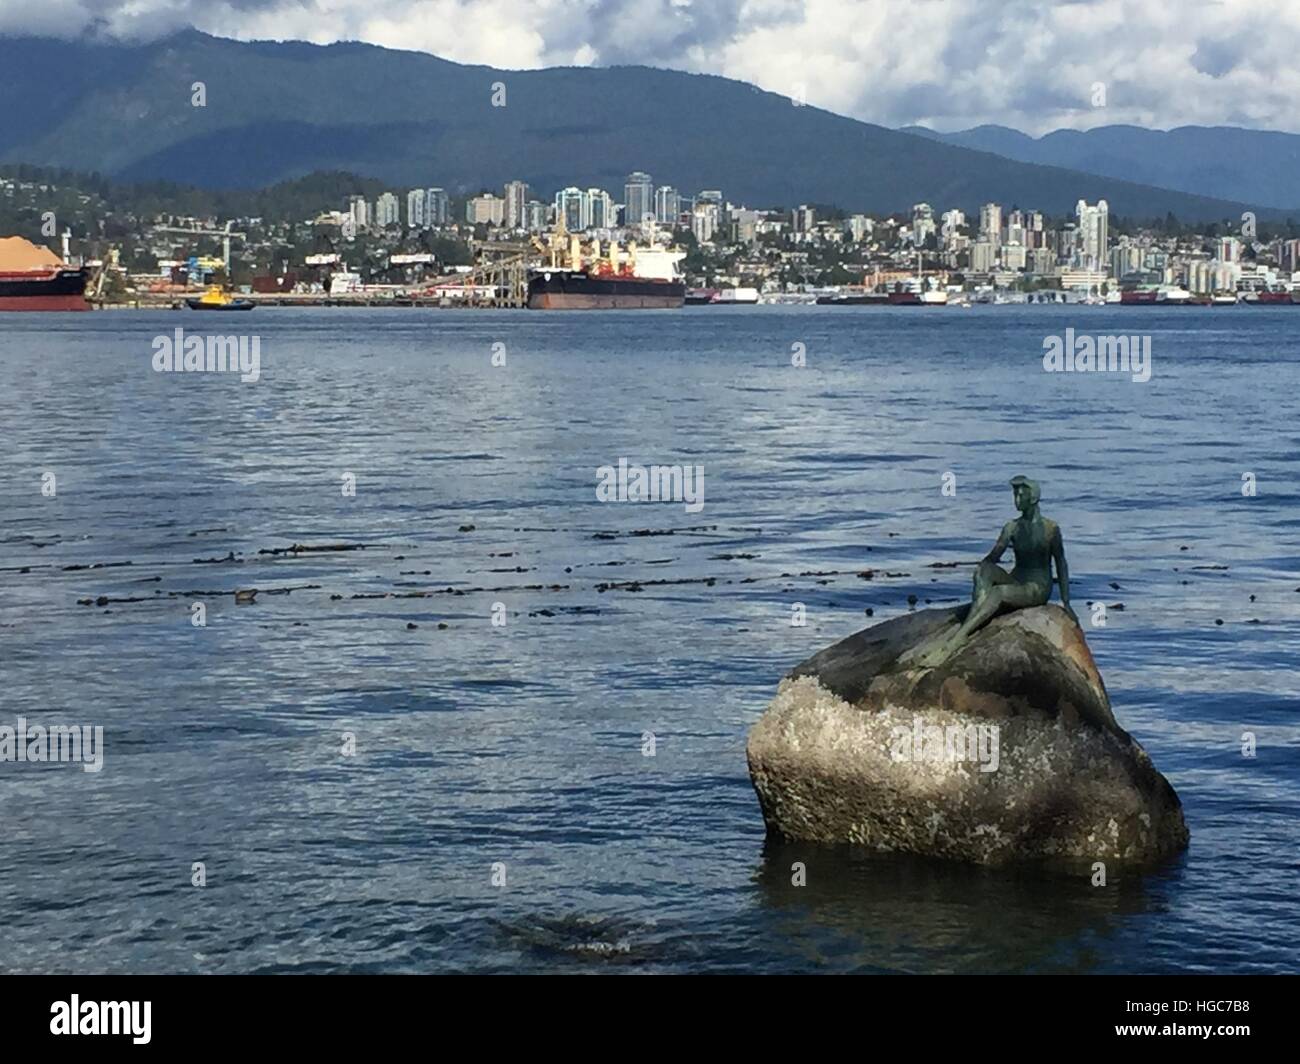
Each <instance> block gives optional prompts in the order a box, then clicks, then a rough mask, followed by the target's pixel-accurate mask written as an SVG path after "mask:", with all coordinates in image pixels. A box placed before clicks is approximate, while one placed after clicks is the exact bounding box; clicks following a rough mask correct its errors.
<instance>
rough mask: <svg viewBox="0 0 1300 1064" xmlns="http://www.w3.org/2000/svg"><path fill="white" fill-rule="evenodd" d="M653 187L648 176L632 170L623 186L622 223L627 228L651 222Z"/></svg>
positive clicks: (652, 182) (653, 205) (652, 218)
mask: <svg viewBox="0 0 1300 1064" xmlns="http://www.w3.org/2000/svg"><path fill="white" fill-rule="evenodd" d="M654 195H655V186H654V181H653V180H652V179H651V177H650V175H649V174H647V173H643V172H642V171H640V170H634V171H633V172H632V173H630V174H628V175H627V182H626V183H625V184H624V186H623V221H624V223H625V224H626V225H628V226H635V225H641V224H642V223H643V222H646V221H653V220H654V216H655V203H654Z"/></svg>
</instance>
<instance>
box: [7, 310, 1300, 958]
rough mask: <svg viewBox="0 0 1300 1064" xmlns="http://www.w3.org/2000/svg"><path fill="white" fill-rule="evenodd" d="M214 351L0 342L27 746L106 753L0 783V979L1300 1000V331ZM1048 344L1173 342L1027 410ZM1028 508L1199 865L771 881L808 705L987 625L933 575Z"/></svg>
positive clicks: (794, 329) (632, 339)
mask: <svg viewBox="0 0 1300 1064" xmlns="http://www.w3.org/2000/svg"><path fill="white" fill-rule="evenodd" d="M218 321H220V323H221V327H222V328H223V329H229V330H231V331H233V330H236V329H248V330H251V331H256V333H257V334H258V335H259V336H260V338H261V355H262V366H261V370H262V377H261V380H260V381H258V382H257V383H255V384H254V383H247V384H245V383H240V382H239V381H238V380H237V379H236V378H234V377H217V376H205V375H197V374H188V375H185V374H179V375H175V374H172V375H169V374H157V373H154V372H152V370H151V368H150V358H151V355H152V347H151V343H152V340H153V338H154V337H155V336H157V335H160V334H170V333H171V330H173V329H174V328H175V327H176V326H177V325H182V326H184V327H186V328H187V329H195V330H198V329H201V328H203V327H208V328H211V327H212V325H213V324H214V323H213V322H212V321H210V320H203V319H199V318H198V317H197V316H193V315H190V316H184V315H181V314H176V313H157V314H149V313H130V312H121V313H101V314H87V315H67V316H64V315H57V316H55V315H48V316H39V315H10V316H5V317H4V318H3V320H0V423H2V424H3V425H4V445H5V446H4V453H3V455H2V456H0V492H2V494H0V501H2V502H3V514H4V524H3V529H2V530H0V542H3V547H4V552H3V557H0V662H2V663H3V673H2V674H0V675H2V678H3V688H2V690H3V697H2V699H0V725H4V724H8V725H11V726H13V725H14V724H15V723H16V721H15V719H14V718H16V717H17V716H19V715H25V716H27V717H28V718H29V719H31V720H32V721H40V722H46V723H84V724H100V725H102V726H103V727H104V729H105V744H106V751H105V757H104V767H103V771H101V772H99V773H96V774H91V773H85V772H83V771H81V769H80V768H79V767H77V766H72V765H33V764H12V763H9V764H0V809H3V811H4V821H5V828H6V830H5V831H4V832H3V833H0V839H2V841H0V927H3V929H4V932H3V934H2V935H0V969H3V970H17V971H73V970H93V971H110V972H117V971H148V972H154V971H198V972H239V971H448V970H486V971H511V970H528V971H532V970H561V971H604V970H635V971H688V970H689V971H698V970H723V971H806V970H818V971H836V970H860V971H963V972H986V971H987V972H993V971H998V972H1000V971H1025V970H1030V971H1062V970H1065V971H1107V972H1110V971H1231V972H1244V971H1280V970H1290V971H1294V970H1296V969H1297V968H1298V967H1300V964H1298V963H1297V962H1298V956H1297V953H1298V948H1297V942H1296V939H1297V936H1296V928H1297V924H1298V923H1300V920H1298V916H1300V900H1298V898H1297V889H1296V888H1297V872H1298V871H1300V856H1298V854H1300V851H1298V849H1297V843H1298V842H1300V827H1298V823H1300V820H1298V817H1297V814H1298V813H1300V797H1298V796H1297V783H1298V782H1300V724H1298V722H1297V711H1298V710H1300V682H1298V675H1297V665H1296V661H1297V656H1296V651H1297V649H1298V648H1300V593H1297V592H1298V591H1300V548H1298V544H1300V536H1298V534H1297V532H1298V521H1297V513H1298V512H1300V511H1298V510H1297V501H1298V499H1300V495H1298V493H1297V483H1296V478H1297V475H1298V474H1300V461H1298V460H1297V442H1298V439H1297V438H1298V436H1300V429H1298V428H1297V425H1298V424H1300V419H1298V418H1297V405H1298V401H1297V385H1298V384H1300V370H1298V365H1300V355H1298V353H1297V344H1296V336H1297V335H1298V333H1300V310H1288V309H1285V308H1278V309H1251V308H1239V309H1237V308H1234V309H1214V310H1205V309H1187V310H1172V309H1170V310H1166V309H1150V308H1140V309H1125V308H1104V309H1100V308H1046V307H1043V308H1037V307H1034V308H1010V307H999V308H975V309H972V310H965V311H963V310H958V309H955V308H950V309H947V310H941V311H926V310H900V309H896V308H895V309H889V308H884V309H882V308H797V309H783V308H752V309H741V308H699V309H696V308H689V309H686V310H683V311H681V312H664V313H647V312H642V313H636V312H633V313H621V312H609V313H603V314H588V315H583V314H574V315H570V314H563V313H546V314H539V313H526V312H501V313H494V312H469V311H445V312H419V311H383V310H376V311H349V310H337V311H334V310H315V311H310V310H301V311H300V310H272V309H263V310H258V311H255V312H254V313H253V314H251V315H247V316H245V315H236V316H233V317H232V318H230V319H226V318H221V319H218ZM1067 326H1073V327H1075V328H1076V330H1079V331H1081V332H1082V331H1088V332H1091V333H1110V332H1118V331H1120V330H1123V331H1125V332H1130V333H1131V332H1134V331H1135V330H1141V331H1145V332H1148V333H1149V334H1150V335H1151V336H1152V346H1153V355H1154V373H1153V377H1152V379H1151V381H1150V382H1149V383H1146V384H1136V383H1133V382H1131V381H1130V380H1128V379H1127V378H1119V377H1115V376H1108V375H1091V376H1088V375H1079V374H1070V375H1065V374H1061V375H1051V374H1047V373H1044V372H1043V370H1042V368H1041V358H1042V350H1043V347H1042V345H1043V338H1044V336H1046V335H1048V334H1056V333H1061V332H1063V331H1064V329H1065V328H1066V327H1067ZM494 344H504V345H505V347H504V349H501V348H497V349H496V350H497V351H498V353H499V352H500V351H502V350H504V352H505V355H506V364H505V365H504V366H494V365H493V364H492V355H493V350H494V348H493V345H494ZM794 344H803V345H804V347H805V349H806V353H807V362H808V364H807V366H806V367H804V368H796V367H793V366H791V364H790V356H791V351H792V345H794ZM620 457H626V458H628V459H629V461H632V462H638V461H639V462H643V463H647V464H648V463H652V462H658V463H676V462H681V463H687V464H692V465H693V464H700V465H703V466H704V468H705V502H706V504H705V506H704V509H703V511H702V512H700V513H688V512H686V511H685V509H684V507H683V506H681V505H670V504H665V505H652V504H631V503H626V504H601V503H598V502H597V501H596V497H595V484H596V469H597V468H598V467H600V466H603V465H607V464H614V463H617V461H618V459H619V458H620ZM945 472H952V473H953V474H955V477H956V483H957V494H956V496H955V497H944V496H943V495H942V494H941V492H940V487H941V478H942V476H943V474H944V473H945ZM1019 472H1024V473H1027V474H1029V475H1031V476H1034V475H1036V476H1038V477H1039V478H1040V479H1041V481H1042V483H1043V494H1044V498H1043V508H1044V512H1045V513H1047V514H1048V515H1049V516H1051V517H1053V518H1055V519H1056V520H1058V521H1059V522H1060V523H1061V525H1062V527H1063V530H1064V533H1065V537H1066V546H1067V550H1068V553H1069V558H1070V564H1071V575H1072V577H1073V581H1074V586H1075V596H1074V597H1075V599H1076V602H1079V603H1082V602H1084V601H1085V600H1089V599H1101V600H1104V601H1105V602H1107V603H1109V604H1112V605H1113V604H1115V603H1121V602H1122V603H1123V605H1124V609H1123V611H1120V610H1116V609H1112V610H1111V611H1110V613H1109V618H1108V624H1107V626H1106V627H1105V628H1102V629H1090V630H1089V641H1090V643H1091V645H1092V648H1093V651H1094V654H1095V655H1096V658H1097V661H1098V664H1099V666H1100V668H1101V670H1102V673H1103V675H1104V676H1105V678H1106V682H1107V685H1108V687H1109V689H1110V692H1111V697H1112V700H1113V702H1114V705H1115V711H1116V715H1117V717H1118V718H1119V720H1120V722H1121V724H1122V725H1123V726H1124V727H1126V728H1127V729H1129V730H1130V731H1131V732H1132V733H1133V734H1134V735H1135V736H1136V737H1137V738H1138V739H1139V740H1140V741H1141V742H1142V743H1143V744H1144V745H1145V746H1146V748H1147V750H1148V751H1149V752H1150V753H1151V755H1152V757H1153V759H1154V760H1155V763H1156V765H1157V766H1158V767H1159V768H1160V769H1161V770H1162V771H1163V772H1164V773H1165V774H1166V775H1167V776H1168V777H1169V779H1170V781H1171V782H1172V783H1173V784H1174V786H1175V788H1176V789H1177V790H1178V792H1179V794H1180V795H1181V797H1182V799H1183V802H1184V805H1185V809H1186V814H1187V820H1188V823H1189V825H1190V827H1191V831H1192V844H1191V848H1190V850H1189V851H1188V853H1187V855H1186V857H1185V858H1184V859H1183V860H1182V861H1180V862H1179V863H1177V864H1176V865H1174V866H1172V867H1170V868H1168V869H1166V870H1164V871H1163V872H1160V873H1157V874H1151V875H1147V876H1140V877H1139V876H1136V875H1131V874H1130V875H1123V876H1120V877H1118V879H1116V878H1115V877H1114V875H1112V881H1111V885H1110V886H1109V887H1107V888H1104V889H1101V888H1093V887H1091V886H1090V885H1089V884H1088V883H1087V882H1086V881H1079V882H1076V881H1074V880H1069V879H1067V880H1060V879H1049V878H1045V877H1043V876H1040V875H1038V874H1035V873H1028V872H1020V873H1013V872H988V871H979V870H971V869H964V868H957V867H951V866H947V865H936V864H932V863H928V862H924V861H914V860H900V859H897V858H882V857H877V856H868V855H863V854H860V853H855V852H850V851H846V850H837V849H817V848H814V847H808V846H792V847H786V848H781V849H773V848H768V847H765V843H764V837H763V824H762V818H761V816H760V814H759V809H758V804H757V801H756V799H755V797H754V794H753V791H752V789H751V787H750V784H749V779H748V775H747V772H746V767H745V758H744V744H745V736H746V732H747V730H748V728H749V727H750V725H751V724H753V722H754V721H755V720H756V719H757V717H758V715H759V714H760V713H761V712H762V710H763V707H764V705H765V704H766V702H767V701H768V699H769V698H770V697H771V695H772V693H773V691H774V688H775V685H776V682H777V680H778V678H779V677H780V675H781V674H782V673H783V672H784V671H785V670H786V669H787V668H788V667H790V666H791V665H793V664H794V663H795V662H797V661H799V660H801V659H802V658H804V657H805V656H807V655H808V654H809V653H811V652H813V651H814V650H816V649H818V648H820V647H821V646H824V645H826V644H827V643H829V642H831V641H832V640H835V639H838V638H840V637H842V636H844V635H847V634H849V633H850V632H852V631H854V630H856V629H858V628H860V627H862V626H863V625H864V624H866V623H868V621H867V618H866V617H865V616H864V611H865V610H866V609H867V608H870V609H872V610H873V611H874V617H875V619H876V620H879V619H882V618H887V617H890V616H894V615H896V614H898V613H899V612H901V611H904V610H906V609H907V608H908V606H907V602H906V599H907V596H908V595H909V594H912V595H916V596H917V597H918V600H919V605H922V606H924V604H925V601H926V600H932V601H933V602H934V603H938V602H941V601H945V600H956V599H957V598H958V597H959V596H963V595H964V594H965V593H966V590H967V583H968V580H969V571H968V570H965V569H957V570H953V569H943V568H930V565H931V563H933V562H953V561H965V560H970V559H974V558H976V557H978V556H979V555H981V554H983V553H984V552H985V551H986V550H987V548H988V546H989V545H990V544H991V542H992V541H993V539H994V538H995V536H996V533H997V531H998V529H999V528H1000V527H1001V525H1002V523H1003V522H1004V521H1005V520H1007V519H1008V518H1009V517H1010V516H1012V515H1013V514H1012V507H1011V499H1010V491H1009V489H1008V488H1007V484H1006V482H1007V479H1008V478H1009V477H1010V476H1011V475H1013V474H1014V473H1019ZM1247 472H1249V473H1253V474H1255V476H1256V478H1257V484H1258V494H1257V496H1256V497H1253V498H1248V497H1245V496H1243V494H1242V490H1241V485H1242V474H1243V473H1247ZM45 473H53V474H54V475H55V478H56V479H55V482H54V483H55V488H56V494H54V496H53V497H50V496H48V495H43V494H42V491H41V488H42V475H43V474H45ZM345 473H351V474H353V475H355V477H356V495H355V498H349V497H346V496H344V494H343V492H342V490H341V485H342V483H343V476H344V474H345ZM470 526H472V528H471V527H470ZM650 533H653V534H650ZM294 544H299V545H307V546H321V545H328V544H341V545H350V546H355V547H357V548H359V549H352V550H339V551H298V552H284V549H285V548H288V547H290V546H292V545H294ZM277 550H278V551H281V552H282V553H260V552H265V551H277ZM87 566H95V567H93V568H86V567H87ZM1206 566H1226V568H1204V567H1206ZM867 567H871V568H875V569H876V570H877V571H878V573H884V572H887V573H893V574H898V575H894V576H883V575H878V576H877V578H876V579H875V580H872V581H870V582H867V581H863V580H860V579H858V578H857V576H856V575H855V574H856V572H857V571H858V570H861V569H864V568H867ZM791 574H793V575H791ZM800 574H820V575H800ZM1112 583H1114V584H1118V585H1119V588H1118V589H1116V588H1113V587H1112V586H1111V585H1112ZM611 584H612V585H613V586H606V585H611ZM241 588H242V589H248V588H258V589H259V594H258V596H257V597H256V601H255V602H254V603H253V604H250V605H237V604H236V602H235V600H234V591H235V590H236V589H241ZM289 589H292V590H289ZM277 591H281V592H284V593H279V594H277V593H275V592H277ZM101 596H103V597H104V598H106V599H108V600H109V601H107V602H106V603H104V604H102V605H95V603H96V602H97V601H98V600H100V597H101ZM1252 596H1253V599H1252ZM79 600H90V604H88V605H87V604H81V603H80V602H79ZM794 602H802V603H804V604H806V606H807V607H808V611H809V621H808V625H807V627H804V628H792V627H791V625H790V617H791V605H792V603H794ZM195 603H202V604H203V605H204V606H205V608H206V621H207V623H206V626H204V627H196V626H195V625H194V624H192V623H191V621H192V618H193V613H192V607H193V605H194V604H195ZM496 603H501V604H502V606H503V607H504V610H505V611H506V619H507V623H506V624H505V625H504V626H503V627H501V626H493V625H492V623H491V620H492V616H493V608H494V604H496ZM1080 613H1081V615H1084V616H1085V619H1086V615H1085V614H1084V611H1083V610H1080ZM1217 620H1222V621H1223V624H1222V625H1218V624H1216V621H1217ZM411 625H415V626H416V627H411ZM443 625H445V626H446V627H442V626H443ZM1247 731H1248V732H1252V733H1254V734H1255V736H1256V737H1257V741H1258V756H1256V757H1255V758H1253V759H1249V758H1245V757H1243V756H1242V752H1241V737H1242V733H1243V732H1247ZM344 733H351V734H352V735H354V736H355V743H356V751H355V754H354V755H353V756H345V755H344V754H343V752H342V750H343V745H344ZM646 733H653V736H654V744H655V749H654V756H653V757H648V756H644V753H643V746H644V744H645V743H646V742H647V736H646ZM796 860H800V861H804V862H805V863H806V864H807V867H808V884H807V886H805V887H795V886H792V885H791V875H790V866H791V864H792V862H794V861H796ZM195 862H203V863H204V865H205V868H206V886H203V887H196V886H193V885H191V878H192V868H193V865H194V863H195ZM494 865H495V866H498V867H497V868H496V869H495V874H496V877H497V879H498V880H499V879H500V873H501V872H502V868H501V867H499V866H501V865H503V866H504V876H505V885H504V886H498V885H494V884H493V877H494Z"/></svg>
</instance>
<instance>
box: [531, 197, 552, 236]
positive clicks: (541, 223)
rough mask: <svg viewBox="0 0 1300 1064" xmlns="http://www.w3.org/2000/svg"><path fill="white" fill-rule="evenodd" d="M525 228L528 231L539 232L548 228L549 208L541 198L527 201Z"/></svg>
mask: <svg viewBox="0 0 1300 1064" xmlns="http://www.w3.org/2000/svg"><path fill="white" fill-rule="evenodd" d="M527 209H528V221H527V225H526V227H527V229H528V231H529V232H530V233H540V232H542V231H543V230H546V229H549V228H550V213H551V211H550V208H549V207H548V206H547V205H546V204H545V203H543V202H542V201H541V200H529V201H528V207H527Z"/></svg>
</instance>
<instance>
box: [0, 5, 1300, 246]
mask: <svg viewBox="0 0 1300 1064" xmlns="http://www.w3.org/2000/svg"><path fill="white" fill-rule="evenodd" d="M199 82H201V83H202V87H203V88H202V95H203V99H202V103H203V106H195V105H194V103H195V100H196V98H197V97H196V94H195V91H194V89H193V86H194V84H195V83H199ZM0 100H3V101H4V104H5V106H4V107H3V108H2V109H0V161H6V162H25V163H32V164H36V165H41V166H56V167H68V168H72V169H75V170H80V171H97V172H99V173H102V174H104V175H107V176H111V177H113V178H115V179H117V180H126V181H146V180H156V179H166V180H170V181H174V182H179V183H184V184H189V185H196V186H199V187H201V188H212V189H219V188H254V187H262V186H265V185H270V184H274V183H276V182H279V181H285V180H290V179H293V178H296V177H300V176H303V175H305V174H308V173H311V172H315V171H322V170H330V171H347V172H350V173H354V174H357V175H360V176H364V177H372V178H377V179H380V180H383V181H385V182H388V183H391V185H392V186H393V187H395V188H403V187H413V186H417V185H440V186H442V187H444V188H447V189H448V190H449V191H451V192H453V193H462V194H463V193H466V192H477V191H479V190H480V189H483V188H492V189H497V190H499V189H500V187H501V186H502V184H503V183H504V182H506V181H509V180H514V179H522V180H525V181H528V182H529V183H530V184H531V185H532V188H533V190H534V195H537V196H539V197H540V198H549V197H550V196H551V195H552V194H553V193H554V192H555V191H556V190H557V189H559V188H563V187H565V186H569V185H578V186H580V187H584V188H585V187H601V188H605V189H607V190H609V191H610V192H611V193H613V194H614V195H615V198H616V199H621V193H622V187H623V183H624V180H625V177H626V175H627V174H628V173H629V172H630V171H633V170H644V171H648V172H650V173H651V174H652V175H653V176H654V178H655V180H656V182H657V183H659V184H672V185H674V186H676V187H678V188H680V189H682V190H684V191H687V192H695V191H698V190H700V189H707V188H720V189H722V190H723V191H724V193H725V195H726V196H727V198H728V199H731V200H732V201H734V202H743V203H747V204H749V205H750V206H755V207H769V206H778V205H780V206H791V205H795V204H799V203H822V204H835V205H836V206H839V207H842V208H844V209H848V210H855V211H870V212H880V213H886V212H898V211H905V210H907V209H909V208H910V207H911V205H912V204H914V203H917V202H920V201H926V202H929V203H931V204H933V205H934V206H935V208H936V209H946V208H947V207H950V206H957V207H962V208H963V209H966V210H968V211H973V210H975V209H977V208H978V206H979V205H980V204H981V203H984V202H988V201H997V202H1000V203H1003V204H1006V205H1008V206H1010V205H1019V206H1022V207H1034V208H1037V209H1040V210H1043V211H1046V212H1048V213H1050V214H1055V215H1061V214H1069V213H1073V210H1074V207H1075V204H1076V202H1077V201H1078V200H1080V199H1086V200H1088V201H1089V202H1093V201H1095V200H1097V199H1102V198H1104V199H1106V200H1107V201H1108V202H1109V204H1110V207H1111V211H1112V212H1113V213H1115V214H1119V215H1123V216H1125V217H1136V218H1151V217H1157V216H1159V217H1163V216H1165V215H1166V214H1167V213H1173V214H1175V215H1176V216H1177V217H1178V218H1180V219H1182V220H1184V221H1202V220H1221V219H1235V218H1238V217H1240V214H1241V212H1242V211H1243V210H1246V209H1251V210H1255V211H1256V212H1257V213H1258V214H1259V216H1260V218H1261V219H1262V220H1268V219H1274V220H1281V219H1282V218H1283V217H1284V216H1285V214H1286V210H1285V208H1287V207H1288V206H1289V203H1283V204H1279V203H1277V202H1276V199H1275V198H1273V197H1270V198H1268V199H1264V198H1256V197H1255V196H1254V195H1253V193H1251V194H1249V195H1248V194H1247V193H1246V192H1245V191H1242V192H1240V193H1236V194H1229V195H1220V196H1209V195H1204V194H1200V193H1198V192H1196V191H1189V190H1187V189H1171V188H1168V187H1164V188H1162V187H1158V186H1156V185H1153V184H1151V183H1146V182H1144V181H1141V180H1129V179H1128V178H1127V177H1126V176H1125V175H1122V174H1113V173H1106V174H1102V173H1087V172H1084V171H1083V170H1082V169H1080V168H1077V167H1076V168H1073V169H1071V168H1066V167H1063V166H1060V165H1045V164H1043V163H1042V162H1040V161H1037V160H1028V159H1020V158H1014V157H1008V156H1006V155H1005V154H999V153H996V152H994V151H993V150H990V149H989V148H988V147H987V146H983V145H979V146H971V145H964V144H960V143H953V142H949V141H948V140H947V139H946V138H944V137H941V136H939V135H937V134H930V133H928V132H927V133H924V134H922V133H919V132H916V131H898V130H891V129H887V128H885V127H883V126H878V125H872V124H870V123H866V122H860V121H856V120H854V119H851V118H846V117H843V116H840V115H836V114H833V113H831V112H829V111H825V110H821V109H818V108H815V107H809V106H796V105H795V104H794V103H793V102H792V101H791V100H790V99H789V98H787V97H783V96H778V95H776V94H774V93H770V92H765V91H763V90H760V89H758V88H756V87H754V86H752V85H748V84H745V83H743V82H739V81H734V80H730V79H727V78H721V77H716V76H712V75H703V74H687V73H682V72H678V71H671V70H660V69H653V68H649V67H609V68H590V67H563V68H551V69H544V70H523V71H509V70H498V69H494V68H491V67H486V66H472V65H464V64H459V63H453V62H450V61H448V60H445V59H440V58H438V57H436V56H431V55H427V54H424V53H419V52H406V51H397V50H392V49H384V48H379V47H375V46H373V45H366V44H357V43H342V44H332V45H326V46H318V45H311V44H305V43H301V42H266V41H254V42H241V41H234V40H228V39H225V38H218V37H212V36H209V35H206V34H203V33H199V32H197V31H194V30H187V31H184V32H182V33H179V34H176V35H174V36H171V37H166V38H162V39H159V40H156V41H153V42H148V43H121V42H112V41H99V40H79V41H65V40H57V39H51V38H30V37H28V38H16V37H3V38H0ZM976 147H978V148H979V149H980V150H976ZM1207 165H1208V164H1207ZM1225 187H1228V188H1229V191H1231V189H1230V187H1229V186H1222V185H1221V186H1220V188H1221V189H1222V188H1225ZM1290 203H1296V204H1297V205H1300V201H1297V200H1296V199H1292V200H1291V201H1290ZM1292 213H1300V212H1292Z"/></svg>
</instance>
